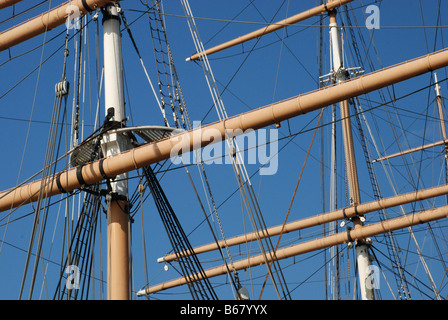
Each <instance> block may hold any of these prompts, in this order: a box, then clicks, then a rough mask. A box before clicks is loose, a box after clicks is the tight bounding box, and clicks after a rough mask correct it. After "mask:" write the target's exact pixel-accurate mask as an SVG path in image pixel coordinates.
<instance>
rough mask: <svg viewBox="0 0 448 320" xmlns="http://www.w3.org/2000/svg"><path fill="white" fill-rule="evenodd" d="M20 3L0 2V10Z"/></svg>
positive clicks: (12, 1) (3, 0)
mask: <svg viewBox="0 0 448 320" xmlns="http://www.w3.org/2000/svg"><path fill="white" fill-rule="evenodd" d="M20 1H22V0H0V9H3V8H6V7H9V6H12V5H13V4H16V3H17V2H20Z"/></svg>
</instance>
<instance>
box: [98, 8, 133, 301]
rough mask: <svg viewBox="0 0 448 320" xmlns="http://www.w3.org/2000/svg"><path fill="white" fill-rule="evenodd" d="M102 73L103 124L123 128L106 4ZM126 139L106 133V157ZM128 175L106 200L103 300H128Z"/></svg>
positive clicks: (114, 28)
mask: <svg viewBox="0 0 448 320" xmlns="http://www.w3.org/2000/svg"><path fill="white" fill-rule="evenodd" d="M102 11H103V33H104V34H103V36H104V74H105V77H104V79H105V83H104V89H105V107H106V115H107V116H106V121H113V122H115V123H117V125H119V126H123V125H124V124H125V121H126V117H125V110H124V94H123V90H124V89H123V64H122V63H123V59H122V48H121V32H120V17H119V8H118V7H117V6H115V5H113V4H107V5H106V6H105V7H104V8H103V10H102ZM129 146H130V143H129V140H128V138H127V137H126V136H125V135H124V134H122V133H117V132H114V133H108V134H105V135H104V138H103V141H102V146H101V147H102V149H103V153H104V155H105V156H106V157H109V156H113V155H114V154H117V153H120V152H123V151H125V150H127V149H129ZM127 178H128V173H126V172H125V173H122V174H120V175H118V176H117V177H116V178H115V181H113V182H111V183H110V184H111V186H110V192H109V194H108V195H107V196H106V201H107V257H108V258H107V272H108V274H107V280H108V285H107V298H108V299H109V300H128V299H129V298H130V286H129V283H130V282H129V272H130V268H129V214H128V180H127Z"/></svg>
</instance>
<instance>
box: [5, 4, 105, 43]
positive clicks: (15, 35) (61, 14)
mask: <svg viewBox="0 0 448 320" xmlns="http://www.w3.org/2000/svg"><path fill="white" fill-rule="evenodd" d="M16 2H17V1H16ZM109 2H114V1H113V0H71V1H67V2H65V3H63V4H61V5H60V6H58V7H56V8H54V9H52V10H50V11H48V12H45V13H43V14H41V15H40V16H37V17H35V18H33V19H30V20H28V21H26V22H24V23H23V24H20V25H18V26H15V27H13V28H11V29H8V30H6V31H4V32H2V33H0V51H3V50H6V49H8V48H10V47H12V46H15V45H17V44H19V43H21V42H24V41H26V40H29V39H31V38H33V37H35V36H37V35H39V34H42V33H44V32H45V31H47V30H51V29H53V28H55V27H58V26H60V25H62V24H64V23H65V22H66V21H67V17H68V16H69V14H73V10H71V8H69V7H70V6H75V7H77V8H78V9H79V13H80V14H81V15H84V14H86V13H87V12H90V11H93V10H95V9H96V8H101V7H103V6H104V5H105V4H107V3H109Z"/></svg>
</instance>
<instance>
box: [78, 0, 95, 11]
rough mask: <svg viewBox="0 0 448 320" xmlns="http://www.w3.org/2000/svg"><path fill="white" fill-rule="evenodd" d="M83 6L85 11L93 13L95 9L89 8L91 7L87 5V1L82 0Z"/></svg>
mask: <svg viewBox="0 0 448 320" xmlns="http://www.w3.org/2000/svg"><path fill="white" fill-rule="evenodd" d="M81 3H82V6H83V7H84V9H86V10H87V12H92V11H93V9H92V8H90V7H89V5H88V4H87V1H86V0H81Z"/></svg>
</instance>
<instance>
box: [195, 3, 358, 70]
mask: <svg viewBox="0 0 448 320" xmlns="http://www.w3.org/2000/svg"><path fill="white" fill-rule="evenodd" d="M352 1H353V0H334V1H332V2H330V1H328V3H326V4H322V5H320V6H317V7H314V8H312V9H309V10H307V11H304V12H301V13H299V14H296V15H294V16H292V17H289V18H286V19H283V20H281V21H278V22H276V23H273V24H270V25H268V26H266V27H263V28H260V29H258V30H255V31H252V32H251V33H248V34H246V35H243V36H240V37H238V38H236V39H233V40H230V41H227V42H225V43H222V44H220V45H217V46H215V47H213V48H210V49H207V50H205V51H202V52H199V53H196V54H194V55H192V56H191V57H190V58H188V59H187V61H189V60H197V59H199V58H200V57H201V56H203V55H204V54H205V55H210V54H213V53H216V52H218V51H221V50H224V49H227V48H230V47H233V46H236V45H237V44H241V43H243V42H246V41H248V40H252V39H255V38H258V37H261V36H263V35H265V34H268V33H271V32H274V31H277V30H279V29H281V28H285V27H287V26H289V25H292V24H294V23H297V22H300V21H304V20H306V19H309V18H311V17H314V16H317V15H319V14H322V13H325V12H328V11H331V10H332V9H335V8H337V7H340V6H342V5H344V4H347V3H349V2H352Z"/></svg>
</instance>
